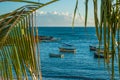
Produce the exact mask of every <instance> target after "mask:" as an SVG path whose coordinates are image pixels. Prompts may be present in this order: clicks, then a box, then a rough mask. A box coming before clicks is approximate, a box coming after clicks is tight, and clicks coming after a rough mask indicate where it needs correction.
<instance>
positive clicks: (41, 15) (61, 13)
mask: <svg viewBox="0 0 120 80" xmlns="http://www.w3.org/2000/svg"><path fill="white" fill-rule="evenodd" d="M39 1H40V2H42V3H45V2H48V1H50V0H39ZM75 4H76V0H59V1H57V2H55V3H52V4H50V5H48V6H45V7H43V8H40V9H39V10H37V20H36V23H37V25H38V26H71V25H72V19H73V13H74V8H75ZM23 5H26V4H24V3H13V2H1V3H0V14H4V13H7V12H10V11H13V10H15V9H17V8H18V7H21V6H23ZM88 8H89V10H88V23H87V24H88V26H94V13H93V2H92V0H89V6H88ZM78 9H79V12H77V15H76V19H75V26H84V16H85V0H79V6H78ZM78 14H80V16H79V15H78Z"/></svg>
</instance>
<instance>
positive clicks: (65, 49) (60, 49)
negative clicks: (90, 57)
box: [59, 48, 76, 53]
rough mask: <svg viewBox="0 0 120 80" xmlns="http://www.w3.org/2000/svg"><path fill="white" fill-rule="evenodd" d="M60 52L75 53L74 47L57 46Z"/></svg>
mask: <svg viewBox="0 0 120 80" xmlns="http://www.w3.org/2000/svg"><path fill="white" fill-rule="evenodd" d="M59 51H60V52H69V53H75V52H76V49H67V48H59Z"/></svg>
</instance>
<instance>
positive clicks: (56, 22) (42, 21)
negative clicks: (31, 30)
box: [37, 11, 94, 26]
mask: <svg viewBox="0 0 120 80" xmlns="http://www.w3.org/2000/svg"><path fill="white" fill-rule="evenodd" d="M72 19H73V15H72V14H69V13H68V12H61V13H59V12H57V11H54V12H44V11H37V25H39V26H71V25H72ZM93 24H94V20H93V19H88V26H93ZM75 26H84V17H83V16H81V17H80V16H78V15H77V16H76V19H75Z"/></svg>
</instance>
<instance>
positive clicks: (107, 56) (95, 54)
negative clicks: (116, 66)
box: [94, 51, 111, 58]
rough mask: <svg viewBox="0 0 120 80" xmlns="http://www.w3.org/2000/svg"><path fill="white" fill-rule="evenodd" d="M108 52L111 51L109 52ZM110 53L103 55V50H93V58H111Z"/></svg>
mask: <svg viewBox="0 0 120 80" xmlns="http://www.w3.org/2000/svg"><path fill="white" fill-rule="evenodd" d="M110 53H111V52H110ZM110 53H109V55H106V56H105V54H104V52H103V51H100V52H97V51H95V53H94V57H95V58H111V54H110Z"/></svg>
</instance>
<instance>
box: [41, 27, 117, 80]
mask: <svg viewBox="0 0 120 80" xmlns="http://www.w3.org/2000/svg"><path fill="white" fill-rule="evenodd" d="M39 35H44V36H53V37H56V38H60V40H59V41H57V42H46V43H45V42H42V43H40V44H39V45H40V53H41V64H42V66H41V69H42V75H43V77H44V78H43V80H109V79H110V76H109V75H110V74H108V71H107V70H106V68H105V67H104V62H103V61H104V60H103V59H100V64H98V59H95V58H94V55H93V52H91V51H89V45H91V44H97V43H98V41H97V37H96V33H95V28H87V32H85V28H84V27H80V28H74V29H72V28H71V27H70V28H66V27H64V28H63V27H43V28H41V27H40V28H39ZM63 43H66V44H72V45H74V46H75V47H76V50H77V52H76V54H64V58H50V57H49V53H56V54H58V53H60V52H59V48H58V47H60V46H61V45H63ZM115 70H116V71H117V63H116V65H115ZM116 79H118V74H117V73H116Z"/></svg>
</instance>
